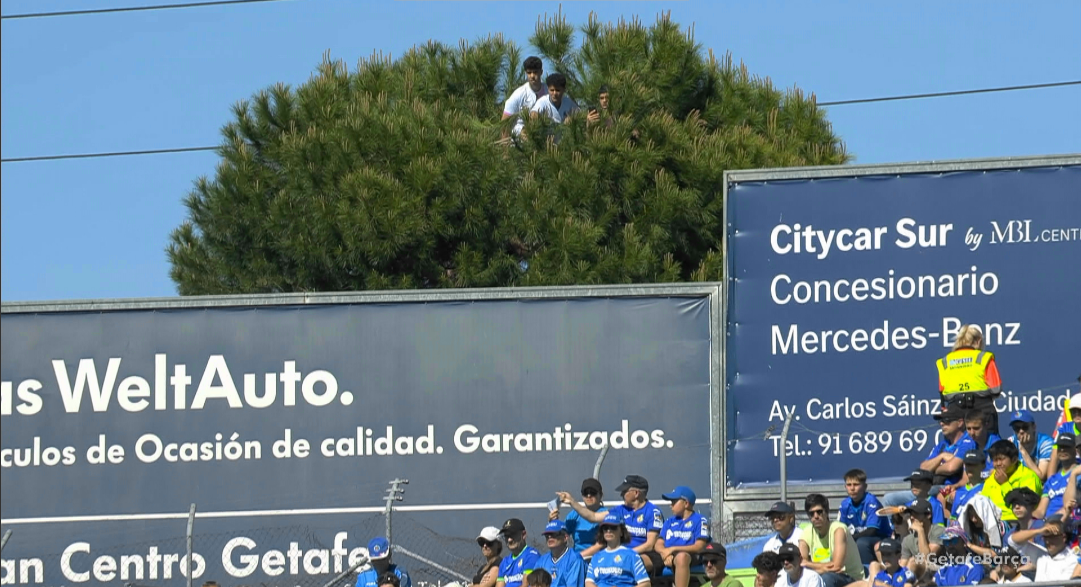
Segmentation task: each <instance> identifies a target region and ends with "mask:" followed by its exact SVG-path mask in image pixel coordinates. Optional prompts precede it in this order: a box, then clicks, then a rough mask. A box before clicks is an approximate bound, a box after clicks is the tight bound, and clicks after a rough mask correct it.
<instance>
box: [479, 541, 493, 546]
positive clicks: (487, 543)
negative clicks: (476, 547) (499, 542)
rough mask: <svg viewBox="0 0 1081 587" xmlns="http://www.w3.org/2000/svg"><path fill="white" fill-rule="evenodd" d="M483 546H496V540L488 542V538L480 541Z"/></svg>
mask: <svg viewBox="0 0 1081 587" xmlns="http://www.w3.org/2000/svg"><path fill="white" fill-rule="evenodd" d="M479 544H480V547H481V548H492V547H493V546H495V543H494V542H488V541H487V540H485V541H482V542H479Z"/></svg>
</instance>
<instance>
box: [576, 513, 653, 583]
mask: <svg viewBox="0 0 1081 587" xmlns="http://www.w3.org/2000/svg"><path fill="white" fill-rule="evenodd" d="M597 531H598V532H600V534H601V536H603V537H604V545H605V547H604V549H602V550H600V551H599V552H597V554H595V555H593V559H592V560H591V561H589V568H588V569H587V570H586V587H649V574H648V573H647V572H646V567H645V565H643V564H642V558H641V557H640V556H639V555H638V553H636V552H634V551H633V550H631V549H630V548H629V547H628V546H627V545H628V544H629V543H630V541H631V536H630V533H629V532H628V531H627V527H626V525H625V524H624V522H623V516H621V515H620V514H618V513H616V512H614V511H612V512H608V514H607V515H606V516H605V517H604V518H603V519H602V520H601V522H600V526H599V527H598V528H597Z"/></svg>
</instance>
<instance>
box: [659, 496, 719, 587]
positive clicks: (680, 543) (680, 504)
mask: <svg viewBox="0 0 1081 587" xmlns="http://www.w3.org/2000/svg"><path fill="white" fill-rule="evenodd" d="M661 497H663V498H665V499H667V500H668V501H669V503H671V504H672V517H671V518H668V520H666V521H665V522H664V526H663V527H662V528H661V535H660V536H659V537H658V538H657V544H656V545H655V546H654V551H655V552H656V553H657V555H658V556H659V557H660V559H661V561H663V564H664V566H665V567H666V568H669V569H672V572H673V573H674V574H675V582H674V583H673V584H674V586H675V587H687V586H688V585H689V584H690V582H691V567H692V566H697V565H698V564H699V562H700V561H699V558H698V554H699V553H700V552H702V551H703V550H705V548H706V545H707V544H709V543H710V536H709V520H708V519H707V518H706V517H705V516H703V515H702V514H700V513H698V512H696V511H694V502H695V500H696V497H695V495H694V492H693V491H691V488H690V487H687V486H686V485H680V486H678V487H676V488H675V489H673V490H672V491H670V492H668V493H665V494H664V495H662V496H661Z"/></svg>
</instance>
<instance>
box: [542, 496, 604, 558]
mask: <svg viewBox="0 0 1081 587" xmlns="http://www.w3.org/2000/svg"><path fill="white" fill-rule="evenodd" d="M582 504H583V506H584V507H585V508H586V509H587V510H589V511H591V512H605V513H607V512H608V508H607V507H605V505H604V490H603V489H602V488H601V482H600V481H598V480H596V479H594V478H592V477H590V478H588V479H585V480H583V481H582ZM548 519H549V520H556V519H559V510H556V511H554V512H551V513H550V514H549V515H548ZM567 534H569V535H570V537H571V544H572V545H573V546H574V550H575V552H577V553H578V554H580V555H582V556H583V557H587V556H592V555H593V553H595V552H597V551H598V550H600V549H602V548H604V543H603V540H601V537H600V536H598V535H597V522H594V521H592V520H590V519H588V518H584V517H582V515H581V514H579V513H578V512H577V511H576V510H572V511H571V513H569V514H567Z"/></svg>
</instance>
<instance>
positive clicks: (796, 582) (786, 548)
mask: <svg viewBox="0 0 1081 587" xmlns="http://www.w3.org/2000/svg"><path fill="white" fill-rule="evenodd" d="M777 556H778V557H780V559H781V564H782V565H784V567H783V569H782V571H783V572H781V573H778V575H777V583H776V587H823V586H824V585H825V583H823V581H822V575H819V574H818V573H816V572H814V571H812V570H811V569H807V568H804V567H803V555H802V554H801V553H800V551H799V547H798V546H793V545H791V544H785V545H783V546H781V550H780V551H778V552H777Z"/></svg>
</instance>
